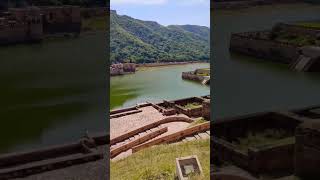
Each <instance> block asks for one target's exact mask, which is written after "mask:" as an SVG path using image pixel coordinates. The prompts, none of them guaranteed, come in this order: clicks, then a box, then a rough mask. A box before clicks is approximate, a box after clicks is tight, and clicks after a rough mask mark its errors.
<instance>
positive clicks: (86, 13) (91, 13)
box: [80, 7, 109, 18]
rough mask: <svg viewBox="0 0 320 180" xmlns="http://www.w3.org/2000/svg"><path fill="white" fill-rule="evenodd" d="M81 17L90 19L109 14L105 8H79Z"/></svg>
mask: <svg viewBox="0 0 320 180" xmlns="http://www.w3.org/2000/svg"><path fill="white" fill-rule="evenodd" d="M80 12H81V17H83V18H91V17H103V16H106V15H107V14H108V12H109V10H108V8H107V7H95V8H81V9H80Z"/></svg>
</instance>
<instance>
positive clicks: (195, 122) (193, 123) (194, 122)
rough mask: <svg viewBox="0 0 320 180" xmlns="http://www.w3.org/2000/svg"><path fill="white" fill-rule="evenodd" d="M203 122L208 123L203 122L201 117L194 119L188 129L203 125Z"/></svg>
mask: <svg viewBox="0 0 320 180" xmlns="http://www.w3.org/2000/svg"><path fill="white" fill-rule="evenodd" d="M205 122H208V121H207V120H205V119H204V118H203V117H201V118H198V119H196V120H195V121H193V122H192V123H191V124H190V125H189V127H192V126H196V125H198V124H202V123H205Z"/></svg>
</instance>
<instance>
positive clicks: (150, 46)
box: [110, 10, 210, 63]
mask: <svg viewBox="0 0 320 180" xmlns="http://www.w3.org/2000/svg"><path fill="white" fill-rule="evenodd" d="M110 52H111V62H112V63H116V62H126V61H130V62H136V63H148V62H168V61H208V60H209V57H210V56H209V54H210V53H209V52H210V28H208V27H205V26H197V25H169V26H163V25H161V24H159V23H157V22H155V21H143V20H139V19H135V18H132V17H130V16H127V15H118V14H117V12H116V11H115V10H111V11H110Z"/></svg>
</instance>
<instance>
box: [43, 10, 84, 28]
mask: <svg viewBox="0 0 320 180" xmlns="http://www.w3.org/2000/svg"><path fill="white" fill-rule="evenodd" d="M41 13H42V14H43V30H44V32H45V33H49V34H52V33H80V32H81V14H80V8H79V7H77V6H63V7H41Z"/></svg>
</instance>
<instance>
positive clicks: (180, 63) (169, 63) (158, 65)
mask: <svg viewBox="0 0 320 180" xmlns="http://www.w3.org/2000/svg"><path fill="white" fill-rule="evenodd" d="M207 63H208V64H210V62H203V61H190V62H188V61H183V62H167V63H147V64H136V66H137V68H140V67H144V68H145V67H161V66H178V65H186V64H207Z"/></svg>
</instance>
